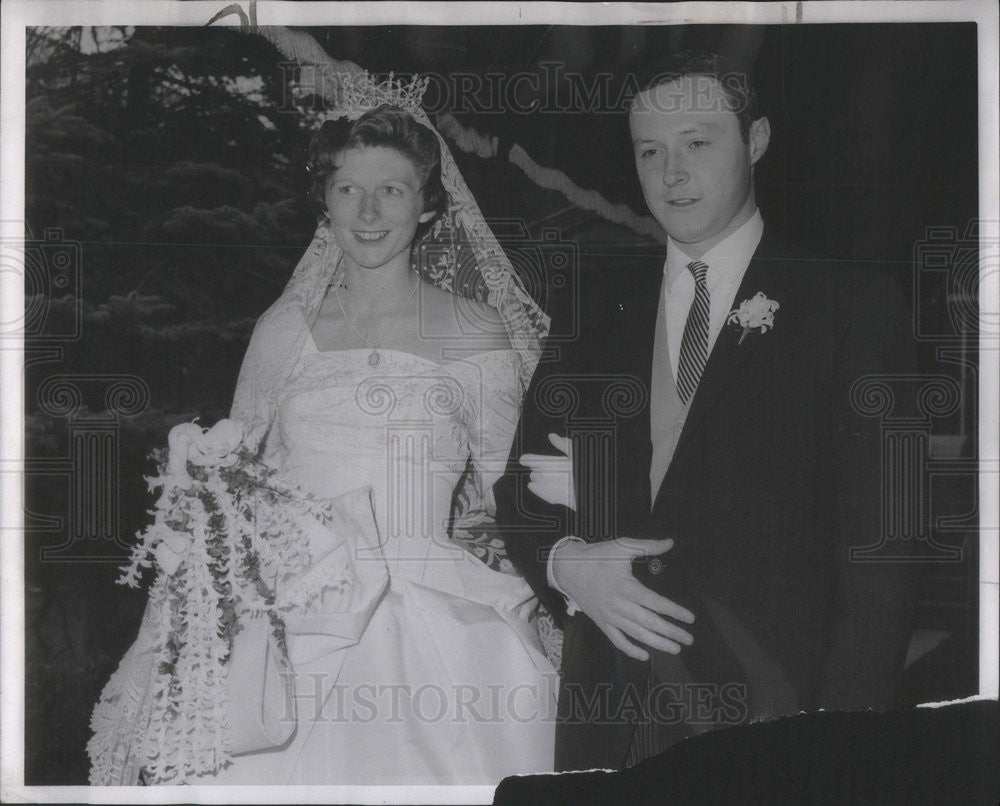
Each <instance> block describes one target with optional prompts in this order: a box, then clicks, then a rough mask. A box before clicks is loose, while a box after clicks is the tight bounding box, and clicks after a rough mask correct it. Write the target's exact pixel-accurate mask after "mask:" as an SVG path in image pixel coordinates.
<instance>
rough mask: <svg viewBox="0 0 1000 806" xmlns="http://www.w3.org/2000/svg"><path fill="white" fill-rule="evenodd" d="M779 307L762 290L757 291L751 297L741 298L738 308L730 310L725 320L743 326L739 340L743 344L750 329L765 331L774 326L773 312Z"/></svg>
mask: <svg viewBox="0 0 1000 806" xmlns="http://www.w3.org/2000/svg"><path fill="white" fill-rule="evenodd" d="M780 307H781V306H780V305H778V303H777V302H775V301H774V300H773V299H768V298H767V297H766V296H765V295H764V292H763V291H758V292H757V293H756V294H754V295H753V298H752V299H745V300H743V302H741V303H740V307H739V308H734V309H733V310H731V311H730V312H729V317H728V318H727V319H726V321H727V322H728V323H729V324H731V325H739V326H740V327H742V328H743V332H742V333H741V334H740V341H739V343H740V344H743V339H745V338H746V337H747V333H749V332H750V331H751V330H760V332H761V333H766V332H767V331H768V330H770V329H771V328H772V327H774V312H775V311H776V310H778V308H780Z"/></svg>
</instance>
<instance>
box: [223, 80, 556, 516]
mask: <svg viewBox="0 0 1000 806" xmlns="http://www.w3.org/2000/svg"><path fill="white" fill-rule="evenodd" d="M337 78H338V79H339V82H340V84H339V89H340V93H339V101H340V103H339V104H338V106H337V108H336V109H335V110H334V111H333V112H332V114H331V116H330V117H332V118H334V119H336V118H342V117H347V118H348V119H351V120H356V119H357V118H359V117H360V116H361V115H362V114H363V113H365V112H366V111H368V110H370V109H374V108H376V107H378V106H380V105H383V104H389V105H393V106H397V107H401V108H403V109H404V110H406V111H408V112H409V113H410V114H411V115H412V116H413V117H414V119H415V120H417V121H418V122H419V123H421V124H422V125H424V126H426V127H427V128H429V129H430V130H431V131H432V132H434V135H435V136H436V137H437V140H438V144H439V146H440V149H441V181H442V184H443V185H444V189H445V192H446V193H447V199H448V200H447V206H446V209H445V211H444V213H443V214H442V215H441V216H440V217H439V218H438V220H437V221H435V223H434V225H433V227H432V229H431V231H430V232H429V233H428V234H427V235H426V236H425V237H424V239H423V240H422V241H420V242H419V243H418V244H416V245H415V247H414V250H413V252H414V256H415V260H414V268H415V269H416V270H417V271H418V272H419V273H420V274H421V275H422V277H423V278H424V280H425V281H427V282H429V283H431V284H433V285H435V286H437V287H438V288H441V289H442V290H445V291H448V292H450V293H452V294H458V295H462V296H467V297H471V298H473V299H476V300H478V301H479V302H485V303H487V304H489V305H490V306H491V307H493V308H495V309H496V310H497V311H498V312H499V314H500V317H501V319H502V320H503V323H504V327H505V329H506V332H507V337H508V339H509V340H510V343H511V346H512V347H513V348H514V350H516V351H517V354H518V356H519V357H520V367H519V369H520V378H521V383H522V390H521V391H522V394H523V391H524V389H526V388H527V385H528V382H529V381H530V379H531V375H532V373H533V372H534V370H535V366H536V364H537V363H538V357H539V353H540V350H541V342H542V340H543V339H544V338H545V336H546V335H547V334H548V328H549V317H548V316H547V315H546V314H545V313H544V312H543V311H542V310H541V309H540V308H539V307H538V305H537V304H536V303H535V301H534V300H533V299H532V298H531V296H530V295H529V294H528V293H527V291H526V290H525V287H524V284H523V283H522V281H521V279H520V278H519V277H518V275H517V274H516V273H515V272H514V270H513V268H512V266H511V263H510V261H509V260H508V258H507V256H506V255H505V254H504V252H503V250H502V249H501V248H500V246H499V244H498V243H497V240H496V238H495V237H494V235H493V232H492V231H491V230H490V228H489V226H488V225H487V223H486V221H485V219H484V218H483V215H482V213H481V212H480V210H479V206H478V205H477V204H476V200H475V198H474V197H473V196H472V194H471V193H470V192H469V188H468V187H467V185H466V184H465V180H464V179H463V178H462V175H461V173H460V171H459V169H458V166H457V165H456V163H455V159H454V157H453V156H452V154H451V151H450V149H449V148H448V145H447V144H446V143H445V141H444V139H443V138H442V137H441V134H440V133H439V132H438V131H437V129H436V128H435V127H434V125H433V124H432V123H431V121H430V119H429V118H428V116H427V114H426V113H425V112H424V110H423V109H422V108H421V106H420V100H421V98H422V96H423V92H424V90H425V89H426V86H427V82H426V79H424V80H420V79H415V80H414V81H413V82H412V83H410V84H404V83H403V82H400V81H396V80H394V79H393V77H392V76H391V75H390V78H389V79H388V80H387V81H385V82H382V83H376V82H375V81H374V80H373V79H372V78H371V77H370V76H369V75H368V74H367V73H364V72H358V73H341V74H337ZM341 254H342V252H341V249H340V247H339V246H338V245H337V243H336V241H335V239H334V238H333V236H332V234H331V233H330V231H329V228H328V226H327V224H326V223H321V224H320V225H319V227H318V228H317V230H316V234H315V236H314V237H313V240H312V243H310V244H309V247H308V249H306V252H305V254H304V255H303V256H302V259H301V260H300V261H299V263H298V265H297V266H296V267H295V270H294V272H293V273H292V276H291V279H290V280H289V281H288V284H287V285H286V286H285V289H284V291H283V292H282V294H281V296H280V297H279V298H278V300H277V301H276V302H275V303H274V304H273V305H272V306H271V307H270V308H268V310H267V311H266V312H265V313H264V314H263V316H261V318H260V319H259V320H258V322H257V326H256V328H255V330H254V333H253V336H252V337H251V340H250V345H249V347H248V348H247V353H246V357H245V359H244V361H243V367H242V369H241V371H240V376H239V380H238V382H237V385H236V394H235V397H234V399H233V407H232V417H233V418H234V419H238V420H240V421H241V422H242V423H243V426H244V428H245V433H246V434H247V440H248V442H249V444H250V445H251V446H253V447H257V446H259V445H260V442H261V440H265V439H266V438H267V436H268V432H269V429H270V426H271V423H272V421H273V419H274V415H275V412H276V408H277V404H278V400H279V398H280V395H281V392H282V390H283V389H284V388H285V385H286V381H287V380H288V377H289V373H290V372H291V370H292V368H293V367H294V366H295V363H296V361H297V359H298V357H299V355H300V353H301V351H302V348H303V345H304V344H305V340H306V338H308V335H309V329H310V327H311V325H312V323H313V321H314V320H315V318H316V316H317V314H318V312H319V307H320V304H321V303H322V301H323V297H324V295H325V294H326V291H327V289H328V288H329V287H330V284H331V283H333V282H335V281H336V280H338V279H339V275H340V273H341V269H340V268H339V264H340V257H341ZM473 338H474V337H473ZM457 346H459V345H457ZM472 497H473V499H475V498H476V496H475V495H473V496H472ZM480 497H481V495H480ZM470 508H472V509H476V508H477V507H476V504H475V501H474V500H473V502H472V503H471V504H470Z"/></svg>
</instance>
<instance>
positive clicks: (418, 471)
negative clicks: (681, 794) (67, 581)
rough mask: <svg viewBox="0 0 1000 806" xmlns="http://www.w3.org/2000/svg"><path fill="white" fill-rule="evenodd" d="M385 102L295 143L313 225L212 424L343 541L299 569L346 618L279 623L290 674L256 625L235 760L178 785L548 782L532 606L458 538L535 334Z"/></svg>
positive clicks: (241, 681) (439, 156) (495, 465)
mask: <svg viewBox="0 0 1000 806" xmlns="http://www.w3.org/2000/svg"><path fill="white" fill-rule="evenodd" d="M398 89H399V88H397V87H395V86H394V85H393V84H391V83H390V84H389V85H388V88H387V87H386V85H380V86H378V87H376V86H375V85H374V84H371V85H370V86H368V88H367V92H366V94H365V96H364V97H365V98H366V99H367V100H366V102H363V103H354V104H347V105H346V106H345V108H341V109H339V110H337V112H336V113H335V119H334V120H328V121H327V122H325V123H324V124H323V126H322V128H321V129H320V131H319V132H318V134H317V135H316V136H315V137H314V139H313V142H312V145H311V147H310V163H309V171H310V174H311V177H312V180H313V195H314V198H315V200H316V201H317V202H318V203H319V205H320V207H321V208H322V210H323V220H322V222H321V224H320V226H319V228H318V230H317V233H316V237H315V238H314V240H313V243H312V244H311V245H310V247H309V248H308V250H307V252H306V254H305V255H304V256H303V258H302V260H301V261H300V263H299V265H298V266H297V267H296V270H295V272H294V274H293V276H292V278H291V280H290V281H289V283H288V286H287V287H286V289H285V291H284V292H283V294H282V295H281V297H280V298H279V299H278V301H277V302H275V303H274V305H272V307H271V308H270V309H268V311H267V312H266V313H265V314H264V315H263V316H262V317H261V319H260V320H259V322H258V324H257V327H256V329H255V331H254V335H253V337H252V339H251V342H250V346H249V348H248V350H247V354H246V357H245V359H244V364H243V368H242V370H241V373H240V378H239V382H238V384H237V390H236V395H235V399H234V403H233V410H232V416H233V419H235V420H238V421H240V422H241V423H242V425H243V427H244V430H245V433H246V434H247V442H248V443H249V444H250V445H251V446H252V445H258V444H263V445H264V454H263V455H264V457H265V461H267V462H268V463H269V464H272V465H273V466H276V467H280V468H283V469H284V470H285V471H287V472H288V473H289V474H290V476H291V477H292V478H293V479H294V480H295V481H296V482H297V483H298V484H300V485H301V486H302V487H304V488H305V489H306V490H308V491H309V492H310V493H312V494H313V495H315V496H318V497H322V498H327V499H334V501H335V503H336V504H337V506H338V507H339V508H340V510H341V511H342V512H344V513H346V515H345V522H349V523H351V524H353V525H354V526H353V528H352V529H350V530H348V531H347V532H346V533H335V532H334V530H328V531H327V532H326V533H324V532H323V530H316V529H314V530H312V531H311V532H310V536H309V541H310V544H309V554H310V557H311V560H312V562H313V565H312V567H311V568H309V569H308V570H307V571H306V572H305V573H307V574H311V575H313V576H316V575H322V574H323V571H324V564H326V563H328V562H329V561H330V558H331V557H333V556H334V555H337V556H338V557H339V558H340V561H343V558H344V557H345V556H346V557H347V561H348V564H349V565H350V568H351V571H352V574H353V582H352V584H351V587H350V597H349V604H348V605H347V606H338V607H337V608H335V609H333V610H328V611H322V610H321V611H320V612H318V613H317V612H310V613H302V614H297V615H296V614H292V615H289V617H288V618H287V619H286V622H287V623H286V632H287V655H288V658H289V660H290V662H291V670H292V671H291V673H290V674H289V673H287V672H284V673H283V672H281V671H280V668H281V667H280V665H279V664H277V663H274V662H273V659H274V655H275V649H274V647H273V641H272V639H270V638H269V637H268V630H267V629H262V628H260V629H258V628H255V627H254V625H250V626H249V627H248V628H247V629H243V630H242V631H241V632H240V633H239V634H238V636H237V640H236V645H235V647H234V650H233V655H232V658H231V660H230V662H229V667H230V668H229V671H228V673H227V674H228V678H229V679H228V685H229V689H230V693H231V696H230V701H229V704H228V709H229V719H228V724H229V725H230V726H231V731H232V761H231V763H229V764H228V765H226V766H225V767H224V768H222V769H221V770H218V771H216V772H214V773H213V774H211V775H207V774H206V775H201V776H197V777H192V778H190V779H189V783H196V784H210V783H219V784H223V783H224V784H254V783H259V784H279V783H280V784H495V783H497V782H498V781H499V780H500V779H501V778H503V777H504V776H506V775H510V774H517V773H529V772H542V771H547V770H551V769H552V763H553V735H554V722H555V719H554V709H555V702H556V685H555V679H556V678H555V671H554V669H553V667H552V665H551V664H550V662H549V660H548V659H547V657H546V655H545V654H544V650H543V646H542V643H541V641H540V639H539V633H538V629H537V626H536V624H535V617H536V611H537V603H536V600H535V599H534V598H533V596H532V593H531V590H530V588H529V586H528V585H527V583H526V582H525V581H524V580H523V579H522V578H520V577H519V576H517V575H516V574H515V572H514V571H513V568H512V567H511V565H510V563H509V562H508V561H507V559H506V556H505V555H504V552H503V548H502V543H501V542H500V541H498V540H495V539H494V540H490V539H489V537H488V535H486V534H483V532H482V530H478V531H477V530H475V528H474V526H473V524H475V523H477V522H482V521H483V520H488V518H489V516H490V515H491V514H492V508H493V501H492V494H491V492H490V489H491V487H492V484H493V482H494V481H496V479H497V478H499V476H500V475H501V474H502V473H503V470H504V466H505V464H506V460H507V456H508V453H509V451H510V447H511V441H512V438H513V433H514V429H515V426H516V424H517V420H518V416H519V407H520V402H521V397H522V395H523V392H524V389H525V386H526V383H527V380H528V379H529V378H530V376H531V373H532V371H533V369H534V365H535V362H536V361H537V358H538V347H539V340H540V338H541V337H543V336H544V334H545V331H546V328H547V324H548V322H547V318H546V317H545V316H544V314H543V313H542V312H541V311H540V310H539V309H538V308H537V306H536V305H535V304H534V302H533V301H532V300H531V299H530V297H529V296H528V295H527V294H526V293H525V291H524V289H523V287H522V285H521V283H520V281H519V280H518V278H517V276H516V275H515V274H514V273H513V271H512V270H511V267H510V264H509V262H508V261H507V259H506V257H505V256H504V255H503V252H502V251H501V250H500V249H499V247H498V246H497V243H496V241H495V239H494V237H493V235H492V233H491V232H490V231H489V228H488V227H487V226H486V224H485V221H484V220H483V219H482V216H481V214H480V212H479V209H478V207H477V206H476V204H475V201H474V200H473V198H472V196H471V194H469V192H468V189H467V187H466V186H465V183H464V181H463V180H462V178H461V175H460V174H459V172H458V170H457V167H456V166H455V163H454V161H453V159H452V157H451V155H450V152H449V151H448V149H447V146H446V145H445V144H444V141H443V140H442V139H441V138H440V136H439V135H438V133H437V132H436V131H435V130H434V129H433V127H432V126H431V124H430V122H429V120H428V119H427V117H426V115H425V114H424V113H423V111H422V110H421V109H420V108H419V102H416V103H414V101H413V95H412V94H407V93H401V92H399V91H398ZM373 97H374V98H375V100H381V101H383V102H380V103H373V102H372V98H373ZM385 100H391V101H392V102H393V103H391V104H387V103H384V101H385ZM400 104H402V105H400ZM415 243H416V246H414V244H415ZM414 266H415V269H416V270H414ZM341 532H344V530H341ZM331 567H332V566H331ZM140 637H141V636H140ZM137 643H139V642H137ZM134 650H135V648H133V651H134ZM127 661H129V657H128V656H127V657H126V660H125V661H123V663H122V667H125V666H126V665H127V664H126V662H127ZM122 674H123V668H120V669H119V672H118V673H116V676H119V677H120V676H122ZM113 684H115V679H114V678H113V680H112V683H109V686H108V688H107V689H106V690H105V692H104V694H103V695H102V704H104V703H108V702H113V701H115V697H116V696H120V693H119V692H118V690H117V689H118V688H120V687H121V686H120V685H117V684H116V685H113ZM99 707H100V705H99ZM100 724H111V723H110V722H107V721H105V722H103V723H100ZM100 724H98V720H97V716H96V715H95V729H97V730H98V733H100ZM98 738H99V736H95V740H94V741H92V747H96V746H97V744H95V742H96V741H97V739H98ZM98 744H99V743H98ZM101 746H104V745H101ZM93 754H94V750H93V749H92V756H93ZM128 766H129V765H128V764H126V765H125V767H126V768H128ZM132 766H133V767H134V766H136V763H135V761H134V760H133V761H132ZM92 777H93V776H92ZM93 782H94V783H130V782H132V781H129V780H128V775H125V776H123V780H118V781H108V780H102V781H93Z"/></svg>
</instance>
